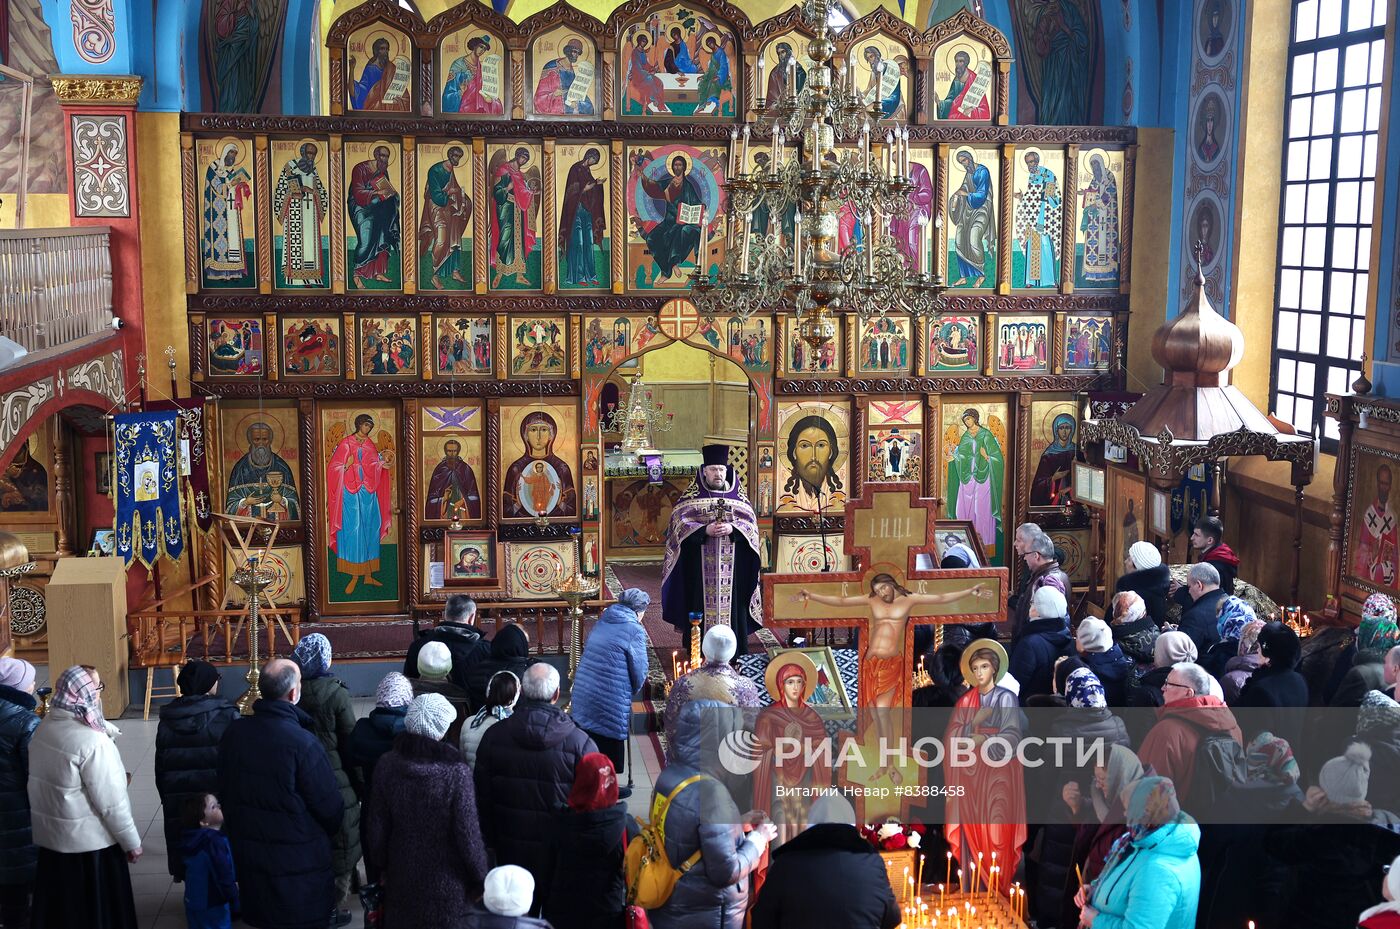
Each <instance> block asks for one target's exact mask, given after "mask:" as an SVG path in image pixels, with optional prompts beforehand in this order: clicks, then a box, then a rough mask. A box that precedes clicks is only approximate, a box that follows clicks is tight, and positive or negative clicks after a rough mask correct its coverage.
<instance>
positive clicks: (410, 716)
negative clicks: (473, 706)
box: [403, 694, 457, 741]
mask: <svg viewBox="0 0 1400 929" xmlns="http://www.w3.org/2000/svg"><path fill="white" fill-rule="evenodd" d="M456 718H457V711H456V710H455V709H453V707H452V704H451V703H450V702H449V701H448V699H447V698H446V697H444V696H443V695H442V694H423V695H421V696H417V697H414V698H413V702H412V703H410V704H409V705H408V712H407V713H405V714H404V718H403V727H404V729H406V730H407V731H409V732H412V733H413V734H415V735H422V736H427V737H428V738H430V739H432V740H434V741H437V740H439V739H441V738H442V737H443V736H445V735H447V730H448V728H449V727H451V725H452V722H453V720H455V719H456Z"/></svg>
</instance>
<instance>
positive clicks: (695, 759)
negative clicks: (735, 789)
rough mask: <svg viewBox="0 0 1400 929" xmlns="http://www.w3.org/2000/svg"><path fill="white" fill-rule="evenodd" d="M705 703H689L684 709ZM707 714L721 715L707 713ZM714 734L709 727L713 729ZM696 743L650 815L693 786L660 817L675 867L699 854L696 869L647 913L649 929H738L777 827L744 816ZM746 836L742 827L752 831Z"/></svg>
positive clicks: (662, 785) (685, 751) (664, 784)
mask: <svg viewBox="0 0 1400 929" xmlns="http://www.w3.org/2000/svg"><path fill="white" fill-rule="evenodd" d="M703 702H705V701H699V700H697V701H692V703H691V704H689V705H688V706H694V705H695V704H697V703H703ZM712 712H724V711H723V710H721V709H719V708H713V709H712ZM711 728H712V729H713V727H711ZM701 741H702V740H701V739H690V738H687V739H685V740H683V742H682V744H680V745H678V746H677V752H676V759H677V760H676V762H675V763H674V764H671V765H668V766H666V768H664V769H663V770H662V772H661V774H660V775H659V776H658V777H657V779H656V794H655V795H654V796H653V799H652V805H653V808H654V807H655V805H656V800H657V798H659V797H666V796H669V795H670V794H671V792H672V791H677V788H678V787H680V785H681V784H683V783H684V782H685V781H686V780H688V779H689V778H691V777H695V776H696V775H699V779H698V780H696V781H694V782H692V783H690V784H689V785H687V786H685V787H683V788H681V789H680V790H679V791H677V792H676V794H675V796H674V798H673V799H672V800H671V803H670V805H669V806H668V807H667V809H666V815H665V817H664V818H663V820H662V822H663V826H662V828H663V830H664V831H665V834H666V856H667V857H668V858H669V859H670V861H671V863H672V864H673V865H676V866H677V867H679V866H680V864H681V863H683V862H685V861H687V860H689V859H690V857H691V856H692V855H694V854H695V853H696V852H699V853H700V855H699V860H697V861H696V862H695V865H694V867H692V868H690V870H688V871H686V872H685V873H684V874H682V875H681V877H680V880H678V881H676V886H675V888H674V889H673V890H672V891H671V896H670V899H668V900H667V901H666V902H665V903H664V904H663V905H661V906H660V907H657V908H656V909H654V910H649V911H648V916H650V918H651V925H652V929H742V927H743V925H744V915H745V913H746V912H747V911H748V906H749V881H750V876H751V875H752V874H753V872H754V871H755V870H757V869H758V866H759V863H760V862H761V861H762V859H763V853H764V851H766V850H767V848H768V843H769V842H770V841H772V840H773V838H774V837H775V836H777V834H778V827H777V826H775V825H773V824H772V823H771V822H767V821H766V819H765V818H764V817H763V816H762V814H759V813H757V812H756V811H751V812H749V813H746V814H743V815H742V816H741V815H740V813H739V809H738V807H736V806H735V805H734V801H733V800H732V799H730V793H729V791H728V790H726V789H725V788H724V786H723V785H722V784H721V783H720V782H719V781H718V780H716V778H715V776H714V775H715V774H717V773H719V772H718V771H714V770H711V769H713V768H715V767H717V764H716V763H714V762H713V761H712V762H711V764H710V765H707V766H703V767H702V759H714V758H716V757H717V755H716V753H715V752H714V751H708V752H702V750H701V748H700V743H701ZM754 823H757V825H753V826H752V831H749V832H747V833H745V831H744V830H745V825H748V824H754Z"/></svg>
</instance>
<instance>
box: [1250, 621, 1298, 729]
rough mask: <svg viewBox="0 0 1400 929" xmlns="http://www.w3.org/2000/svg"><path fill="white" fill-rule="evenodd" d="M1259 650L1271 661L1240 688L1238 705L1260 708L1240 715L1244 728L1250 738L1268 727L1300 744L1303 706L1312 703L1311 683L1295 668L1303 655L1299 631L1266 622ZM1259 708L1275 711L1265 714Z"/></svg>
mask: <svg viewBox="0 0 1400 929" xmlns="http://www.w3.org/2000/svg"><path fill="white" fill-rule="evenodd" d="M1259 651H1260V653H1261V654H1262V655H1263V656H1264V659H1265V661H1266V662H1267V663H1266V664H1264V666H1263V667H1261V668H1259V669H1258V670H1257V671H1255V672H1254V673H1253V674H1251V675H1250V676H1249V680H1248V681H1246V682H1245V685H1244V687H1243V688H1242V689H1241V690H1240V700H1239V703H1238V704H1237V706H1238V707H1255V708H1256V710H1255V712H1247V713H1241V714H1239V715H1240V723H1241V728H1242V729H1244V735H1245V737H1246V738H1253V737H1254V736H1256V735H1258V734H1259V732H1260V731H1262V730H1264V729H1268V731H1270V732H1272V733H1273V734H1274V735H1276V736H1278V737H1279V738H1281V739H1283V740H1284V741H1286V742H1287V743H1288V744H1289V745H1297V744H1299V743H1298V738H1299V736H1300V735H1302V717H1303V712H1304V709H1303V708H1304V707H1306V706H1307V705H1308V682H1307V681H1306V680H1305V679H1304V678H1303V675H1301V674H1299V673H1298V672H1297V671H1296V670H1295V669H1296V668H1297V667H1298V659H1299V658H1301V657H1302V654H1303V646H1302V643H1301V642H1300V641H1299V639H1298V634H1297V633H1296V632H1294V631H1293V630H1292V629H1290V628H1288V626H1286V625H1284V624H1283V623H1281V622H1279V621H1278V620H1274V621H1273V622H1269V623H1265V624H1264V629H1263V631H1262V632H1260V633H1259ZM1259 709H1267V710H1271V711H1272V712H1267V713H1261V712H1258V710H1259Z"/></svg>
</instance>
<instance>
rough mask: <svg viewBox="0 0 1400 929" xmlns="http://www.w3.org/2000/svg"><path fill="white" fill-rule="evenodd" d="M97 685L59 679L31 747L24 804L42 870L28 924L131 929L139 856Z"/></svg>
mask: <svg viewBox="0 0 1400 929" xmlns="http://www.w3.org/2000/svg"><path fill="white" fill-rule="evenodd" d="M102 688H103V684H102V680H101V678H100V677H99V675H98V673H97V671H96V669H94V668H90V667H86V666H83V665H74V666H73V667H71V668H69V669H68V670H66V671H64V672H63V673H62V674H60V675H59V677H58V680H57V682H55V683H54V687H53V696H52V697H50V698H49V711H48V713H47V715H45V717H44V721H43V722H41V723H40V724H39V728H38V729H36V730H35V731H34V737H33V738H32V739H31V740H30V742H29V805H30V809H31V813H32V816H33V823H34V844H35V845H37V846H39V866H38V872H37V874H36V875H35V882H34V909H33V915H32V920H31V925H33V926H36V927H45V929H47V927H50V926H63V927H68V926H74V927H77V926H82V927H88V926H99V927H103V929H112V927H116V929H124V927H131V929H135V927H136V925H137V922H136V904H135V899H134V898H133V897H132V894H131V874H130V871H129V869H128V865H129V864H131V863H134V862H135V861H136V860H137V859H139V858H140V857H141V833H140V832H138V831H137V829H136V823H135V821H133V819H132V816H131V801H130V798H129V797H127V793H126V770H125V769H124V768H123V766H122V759H121V755H120V753H118V751H117V746H116V744H115V743H114V742H113V741H112V737H111V735H110V734H109V733H110V731H111V730H110V727H109V726H108V723H107V721H106V720H105V719H103V718H102Z"/></svg>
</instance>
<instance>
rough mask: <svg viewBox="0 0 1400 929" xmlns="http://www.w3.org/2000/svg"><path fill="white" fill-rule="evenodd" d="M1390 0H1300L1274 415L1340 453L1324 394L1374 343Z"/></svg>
mask: <svg viewBox="0 0 1400 929" xmlns="http://www.w3.org/2000/svg"><path fill="white" fill-rule="evenodd" d="M1389 5H1390V4H1389V0H1295V2H1294V4H1293V27H1292V37H1291V40H1290V42H1289V47H1288V85H1287V99H1286V108H1285V113H1284V140H1283V141H1284V147H1283V178H1282V180H1283V189H1282V191H1281V192H1280V202H1279V213H1280V221H1279V248H1278V289H1277V296H1276V304H1275V313H1274V355H1273V370H1272V374H1271V379H1270V400H1271V406H1272V407H1273V410H1274V414H1275V415H1276V416H1278V417H1279V418H1280V419H1283V420H1286V421H1287V422H1291V423H1292V424H1293V425H1294V426H1296V427H1297V428H1298V429H1299V430H1300V431H1302V432H1306V433H1309V434H1311V435H1314V436H1320V437H1321V439H1322V448H1323V450H1324V451H1336V440H1337V424H1336V422H1335V421H1333V420H1328V419H1325V418H1324V417H1323V415H1322V412H1323V407H1324V395H1325V394H1328V393H1345V392H1346V391H1347V389H1348V385H1349V384H1351V382H1352V381H1353V380H1355V379H1356V376H1357V374H1359V373H1360V370H1361V365H1360V361H1359V359H1360V357H1361V353H1362V352H1364V351H1366V350H1367V347H1366V345H1365V344H1364V341H1365V331H1366V302H1367V294H1368V285H1369V283H1370V271H1371V223H1372V213H1373V209H1374V206H1375V188H1376V148H1377V145H1378V143H1379V139H1378V135H1377V133H1378V130H1379V128H1380V121H1381V112H1382V107H1383V105H1384V104H1383V102H1382V99H1381V98H1382V87H1381V78H1382V75H1383V73H1384V71H1385V20H1386V11H1387V8H1388V7H1389Z"/></svg>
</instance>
